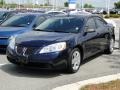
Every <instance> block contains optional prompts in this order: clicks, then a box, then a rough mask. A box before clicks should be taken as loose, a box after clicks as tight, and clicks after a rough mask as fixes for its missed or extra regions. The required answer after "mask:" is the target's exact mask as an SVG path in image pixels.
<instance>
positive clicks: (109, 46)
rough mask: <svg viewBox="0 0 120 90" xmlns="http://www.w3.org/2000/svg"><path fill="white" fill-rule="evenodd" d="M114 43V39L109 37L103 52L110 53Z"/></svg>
mask: <svg viewBox="0 0 120 90" xmlns="http://www.w3.org/2000/svg"><path fill="white" fill-rule="evenodd" d="M114 45H115V40H114V39H113V38H111V39H110V40H109V44H108V47H107V49H106V50H105V53H107V54H112V52H113V51H114Z"/></svg>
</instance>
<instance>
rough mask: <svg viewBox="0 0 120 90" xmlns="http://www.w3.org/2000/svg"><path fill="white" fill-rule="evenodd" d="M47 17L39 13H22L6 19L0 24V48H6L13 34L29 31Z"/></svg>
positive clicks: (47, 16)
mask: <svg viewBox="0 0 120 90" xmlns="http://www.w3.org/2000/svg"><path fill="white" fill-rule="evenodd" d="M49 17H51V16H50V15H46V14H40V13H22V14H17V15H14V16H12V17H11V18H9V19H7V20H6V21H5V22H3V23H2V24H1V25H0V49H6V47H7V45H8V43H9V40H10V39H12V38H13V37H14V36H17V35H19V34H22V33H25V32H29V31H31V30H32V29H33V28H35V27H37V26H38V25H39V24H41V23H42V22H43V21H44V20H46V19H47V18H49Z"/></svg>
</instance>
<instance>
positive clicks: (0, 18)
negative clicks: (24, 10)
mask: <svg viewBox="0 0 120 90" xmlns="http://www.w3.org/2000/svg"><path fill="white" fill-rule="evenodd" d="M4 16H5V12H0V20H3V18H4Z"/></svg>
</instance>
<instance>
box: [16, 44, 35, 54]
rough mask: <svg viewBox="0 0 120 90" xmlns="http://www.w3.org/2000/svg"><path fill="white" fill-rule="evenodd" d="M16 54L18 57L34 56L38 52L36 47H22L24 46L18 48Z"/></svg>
mask: <svg viewBox="0 0 120 90" xmlns="http://www.w3.org/2000/svg"><path fill="white" fill-rule="evenodd" d="M15 49H16V53H17V54H18V55H22V56H25V55H32V54H34V53H35V52H36V51H37V48H36V47H22V46H16V48H15Z"/></svg>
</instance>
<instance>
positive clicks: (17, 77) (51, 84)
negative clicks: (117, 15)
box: [0, 20, 120, 90]
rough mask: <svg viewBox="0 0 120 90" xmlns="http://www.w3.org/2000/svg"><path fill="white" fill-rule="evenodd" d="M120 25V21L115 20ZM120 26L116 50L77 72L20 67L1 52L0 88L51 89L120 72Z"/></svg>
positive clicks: (17, 89)
mask: <svg viewBox="0 0 120 90" xmlns="http://www.w3.org/2000/svg"><path fill="white" fill-rule="evenodd" d="M115 22H116V23H117V24H118V25H117V26H119V24H120V21H119V20H115ZM118 32H119V31H118V27H117V29H116V31H115V33H116V45H115V51H114V53H113V54H112V55H105V54H98V55H96V56H94V57H91V58H89V59H88V60H86V61H85V62H83V63H82V65H81V68H80V70H79V71H78V73H75V74H67V73H64V72H63V71H52V70H38V69H26V68H18V67H16V66H15V65H13V64H10V63H9V62H8V61H7V59H6V56H5V54H4V53H2V52H1V54H0V90H51V89H52V88H55V87H58V86H61V85H65V84H70V83H74V82H77V81H81V80H86V79H89V78H95V77H99V76H104V75H110V74H117V73H120V51H119V50H118V38H119V37H118V36H119V34H118Z"/></svg>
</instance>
